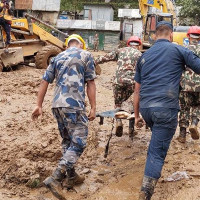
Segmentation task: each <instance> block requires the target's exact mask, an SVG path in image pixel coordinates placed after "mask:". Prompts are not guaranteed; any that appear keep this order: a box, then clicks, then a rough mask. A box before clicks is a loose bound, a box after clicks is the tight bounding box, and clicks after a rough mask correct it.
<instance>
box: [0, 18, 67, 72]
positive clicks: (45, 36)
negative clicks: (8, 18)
mask: <svg viewBox="0 0 200 200" xmlns="http://www.w3.org/2000/svg"><path fill="white" fill-rule="evenodd" d="M33 21H36V22H38V23H40V24H43V26H47V27H48V28H49V29H53V30H55V31H57V32H59V33H61V34H64V35H65V37H67V35H66V34H65V33H63V32H61V31H59V30H57V29H55V28H54V27H53V26H50V25H48V24H46V23H44V22H42V21H41V20H39V19H36V18H34V17H33V16H31V15H29V14H26V18H22V19H13V20H12V25H11V44H10V45H9V48H8V52H6V53H5V42H4V41H5V38H6V34H5V32H4V30H3V29H2V31H1V32H2V34H1V41H2V42H1V43H0V56H1V57H0V58H1V63H0V71H2V70H3V68H4V67H11V66H14V65H17V64H19V63H23V62H24V61H25V60H26V59H27V58H31V57H34V58H35V63H36V68H40V69H41V68H46V67H47V66H48V64H49V61H50V59H51V58H52V57H53V56H56V55H57V54H58V53H60V52H61V51H62V50H64V49H65V44H64V42H62V41H61V40H59V39H58V38H56V37H54V36H53V35H52V34H50V33H49V32H47V31H45V30H44V29H43V28H41V27H40V26H39V25H37V24H36V23H33Z"/></svg>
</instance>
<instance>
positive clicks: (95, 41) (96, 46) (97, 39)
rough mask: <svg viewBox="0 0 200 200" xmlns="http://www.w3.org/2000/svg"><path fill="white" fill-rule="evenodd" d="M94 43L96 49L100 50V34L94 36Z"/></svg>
mask: <svg viewBox="0 0 200 200" xmlns="http://www.w3.org/2000/svg"><path fill="white" fill-rule="evenodd" d="M93 45H94V51H98V48H99V38H98V35H97V36H96V35H95V36H94V43H93Z"/></svg>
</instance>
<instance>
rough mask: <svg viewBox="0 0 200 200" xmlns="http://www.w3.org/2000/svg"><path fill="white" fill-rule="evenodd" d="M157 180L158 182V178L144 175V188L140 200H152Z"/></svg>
mask: <svg viewBox="0 0 200 200" xmlns="http://www.w3.org/2000/svg"><path fill="white" fill-rule="evenodd" d="M157 182H158V180H157V179H154V178H151V177H148V176H144V178H143V182H142V188H141V191H140V194H139V200H150V199H151V197H152V195H153V192H154V189H155V187H156V184H157Z"/></svg>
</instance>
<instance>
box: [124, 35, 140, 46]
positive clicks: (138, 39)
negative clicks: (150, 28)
mask: <svg viewBox="0 0 200 200" xmlns="http://www.w3.org/2000/svg"><path fill="white" fill-rule="evenodd" d="M130 42H136V43H139V45H141V44H142V42H141V40H140V38H139V37H138V36H131V37H130V38H129V39H128V41H127V46H128V47H130V44H129V43H130Z"/></svg>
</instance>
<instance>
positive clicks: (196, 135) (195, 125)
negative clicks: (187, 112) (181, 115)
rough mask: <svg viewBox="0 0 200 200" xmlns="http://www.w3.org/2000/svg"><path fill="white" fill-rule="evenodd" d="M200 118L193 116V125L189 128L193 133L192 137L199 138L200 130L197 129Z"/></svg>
mask: <svg viewBox="0 0 200 200" xmlns="http://www.w3.org/2000/svg"><path fill="white" fill-rule="evenodd" d="M198 122H199V119H198V118H197V117H192V123H191V126H190V128H189V131H190V133H191V137H192V139H193V140H198V139H199V132H198V129H197V125H198Z"/></svg>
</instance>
